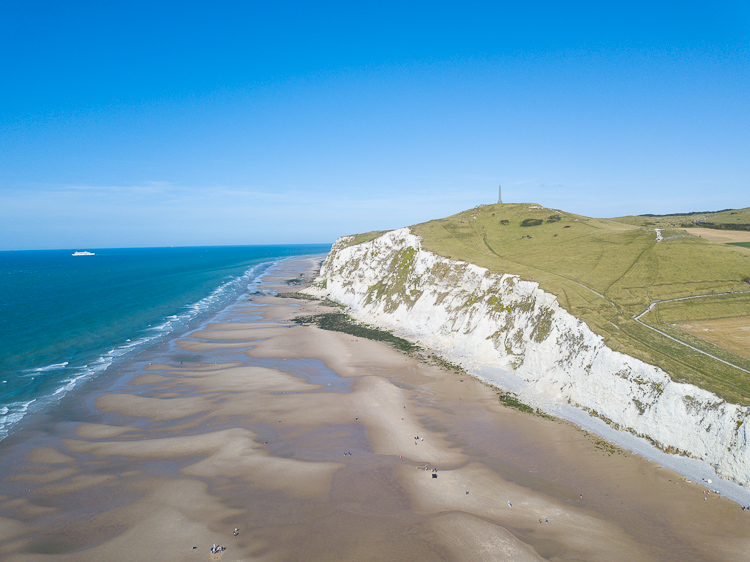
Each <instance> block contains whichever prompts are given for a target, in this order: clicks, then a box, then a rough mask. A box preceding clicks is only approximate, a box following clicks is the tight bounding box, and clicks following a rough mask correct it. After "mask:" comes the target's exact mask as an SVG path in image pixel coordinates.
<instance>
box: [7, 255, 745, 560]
mask: <svg viewBox="0 0 750 562" xmlns="http://www.w3.org/2000/svg"><path fill="white" fill-rule="evenodd" d="M318 262H319V258H318V259H307V258H296V259H290V260H287V261H285V262H282V265H281V266H279V267H278V268H277V269H276V270H275V271H274V272H273V273H272V274H269V275H267V276H266V278H265V280H264V283H263V286H262V288H263V291H264V292H266V293H269V292H271V293H272V292H274V291H278V292H284V291H289V290H290V289H289V285H287V284H286V283H285V282H284V281H285V280H287V279H290V278H293V277H297V276H298V274H299V273H300V272H301V273H304V274H306V275H307V276H308V278H309V277H310V276H311V275H312V273H313V271H314V270H315V268H316V267H317V264H318ZM329 311H331V309H330V308H329V307H325V306H323V305H321V304H320V303H317V302H313V301H306V300H298V299H290V298H279V297H276V296H272V295H270V294H265V295H254V296H251V298H248V300H246V301H243V302H241V303H238V304H237V305H235V306H233V307H230V308H229V309H226V310H224V311H223V312H221V313H220V314H219V315H218V317H217V318H216V319H215V320H214V321H212V322H211V323H209V324H207V325H205V326H204V327H203V329H201V330H199V331H195V332H192V333H190V334H187V335H186V336H184V337H181V338H179V339H177V340H174V341H172V342H170V343H168V344H165V345H163V346H162V347H161V348H160V349H158V350H154V351H152V352H151V353H150V354H149V355H148V356H147V357H144V359H143V360H142V361H140V362H138V363H137V364H134V365H133V366H132V368H131V370H130V371H129V372H127V373H122V374H121V376H119V377H118V378H117V379H116V380H115V379H111V380H110V381H109V382H107V383H106V384H105V383H101V384H99V385H93V386H94V388H91V389H89V390H88V391H87V392H86V393H85V394H84V393H79V394H77V395H76V396H75V397H73V398H71V399H70V400H67V401H65V402H64V403H62V404H61V406H60V408H59V409H58V410H57V411H55V412H54V413H50V414H48V415H46V416H45V417H44V418H43V419H41V420H40V421H38V422H37V423H36V424H34V425H31V426H30V427H29V428H27V429H25V430H24V431H21V432H19V434H18V435H16V436H14V437H12V438H9V439H7V440H5V441H3V442H1V443H0V470H1V471H2V472H1V474H2V480H0V559H3V560H18V561H27V560H51V561H52V560H54V561H58V560H59V561H73V560H76V561H81V560H92V561H93V560H97V561H98V560H196V561H200V560H225V561H230V560H268V561H271V560H321V561H322V560H540V559H551V560H745V559H747V552H749V551H750V511H743V510H742V509H741V508H740V506H739V505H737V504H736V503H734V502H731V501H729V500H727V499H724V498H722V497H720V496H719V495H717V494H713V493H707V489H708V488H707V487H704V486H703V485H701V484H700V483H695V482H687V481H686V480H685V478H684V477H682V476H680V475H679V474H677V473H675V472H672V471H670V470H667V469H664V468H661V467H660V466H659V465H658V464H656V463H654V462H651V461H648V460H646V459H644V458H642V457H639V456H637V455H634V454H631V453H628V452H626V451H623V450H621V449H619V448H617V447H613V446H611V445H609V444H607V443H605V442H603V441H602V440H601V439H599V438H597V437H596V436H594V435H591V434H588V433H586V432H584V431H582V430H580V429H578V428H577V427H575V426H574V425H572V424H570V423H568V422H563V421H560V420H555V419H551V418H543V417H540V416H534V415H530V414H524V413H521V412H518V411H516V410H513V409H510V408H507V407H505V406H503V405H502V404H501V403H500V402H499V400H498V397H497V395H496V393H495V391H494V390H493V389H491V388H489V387H487V386H486V385H483V384H482V383H480V382H478V381H476V380H474V379H472V378H470V377H469V376H466V375H458V374H456V373H453V372H450V371H447V370H445V369H442V368H440V367H439V366H435V365H428V364H426V363H424V362H420V361H418V360H417V359H416V358H413V357H409V356H406V355H404V354H403V353H401V352H399V351H397V350H395V349H392V348H390V347H388V346H387V345H385V344H383V343H380V342H374V341H370V340H365V339H362V338H358V337H355V336H351V335H348V334H344V333H338V332H329V331H324V330H321V329H319V328H317V327H315V326H299V325H297V324H295V323H293V322H292V319H293V318H294V317H295V316H298V315H310V314H316V313H320V312H329ZM74 399H75V400H74ZM709 487H710V486H709ZM704 498H705V499H704ZM235 529H237V532H236V534H235V533H234V530H235ZM214 544H216V545H222V546H225V547H226V550H223V551H220V552H218V553H212V552H211V551H210V549H211V547H212V545H214Z"/></svg>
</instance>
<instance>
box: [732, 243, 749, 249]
mask: <svg viewBox="0 0 750 562" xmlns="http://www.w3.org/2000/svg"><path fill="white" fill-rule="evenodd" d="M729 246H739V247H740V248H750V242H730V243H729Z"/></svg>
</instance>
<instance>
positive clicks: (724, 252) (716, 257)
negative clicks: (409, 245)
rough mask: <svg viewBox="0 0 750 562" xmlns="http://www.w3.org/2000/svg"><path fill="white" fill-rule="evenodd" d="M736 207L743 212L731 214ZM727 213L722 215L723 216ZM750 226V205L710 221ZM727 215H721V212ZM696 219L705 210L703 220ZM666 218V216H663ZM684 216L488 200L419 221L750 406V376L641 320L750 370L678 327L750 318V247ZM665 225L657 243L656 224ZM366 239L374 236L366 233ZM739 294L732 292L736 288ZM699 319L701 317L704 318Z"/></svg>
mask: <svg viewBox="0 0 750 562" xmlns="http://www.w3.org/2000/svg"><path fill="white" fill-rule="evenodd" d="M730 213H734V214H730ZM720 215H721V216H720ZM723 215H726V217H725V218H726V219H727V220H728V218H733V219H735V220H737V222H738V223H744V221H747V222H749V223H750V209H742V210H738V211H725V212H723V213H716V214H714V215H711V214H704V215H701V218H702V219H704V220H706V221H708V220H711V221H712V222H716V223H718V222H719V221H720V220H725V219H724V218H722V217H723ZM717 217H718V218H717ZM693 218H695V217H693ZM662 219H663V220H662ZM680 220H681V218H680V217H623V218H621V219H595V218H589V217H584V216H580V215H574V214H571V213H565V212H562V211H557V210H553V209H548V208H543V207H541V206H539V205H534V204H509V205H484V206H480V207H477V208H475V209H471V210H468V211H464V212H462V213H459V214H457V215H454V216H451V217H447V218H444V219H439V220H434V221H430V222H427V223H423V224H419V225H416V226H414V227H412V230H413V231H414V232H415V233H416V234H418V235H419V236H421V237H422V238H423V247H424V248H425V249H426V250H429V251H432V252H434V253H436V254H439V255H443V256H446V257H449V258H453V259H457V260H464V261H468V262H471V263H475V264H477V265H480V266H483V267H486V268H488V269H490V270H492V271H497V272H506V273H515V274H519V275H521V277H522V278H524V279H529V280H534V281H537V282H539V284H540V286H541V288H542V289H544V290H545V291H548V292H550V293H553V294H555V295H557V297H558V301H559V303H560V304H561V305H562V306H563V307H564V308H565V309H567V310H568V311H569V312H571V313H572V314H573V315H574V316H576V317H578V318H581V319H582V320H584V321H585V322H586V323H587V324H588V325H589V326H590V327H591V329H593V330H594V331H595V332H597V333H598V334H600V335H602V336H603V337H604V338H605V341H606V342H607V344H608V345H609V346H610V347H612V348H614V349H616V350H618V351H622V352H623V353H627V354H629V355H632V356H635V357H638V358H640V359H643V360H644V361H647V362H648V363H651V364H655V365H658V366H660V367H662V368H663V369H664V370H666V371H667V372H668V373H670V374H671V375H672V376H673V377H674V378H675V379H676V380H680V381H685V382H691V383H693V384H696V385H698V386H701V387H703V388H706V389H708V390H711V391H712V392H715V393H717V394H718V395H720V396H722V397H723V398H725V399H727V400H729V401H731V402H736V403H742V404H750V375H747V374H746V373H743V372H742V371H739V370H737V369H734V368H732V367H730V366H727V365H725V364H723V363H720V362H718V361H715V360H713V359H711V358H709V357H706V356H705V355H702V354H700V353H697V352H695V351H692V350H690V349H689V348H687V347H685V346H682V345H680V344H679V343H677V342H674V341H672V340H670V339H668V338H665V337H664V336H662V335H660V334H658V333H656V332H653V331H652V330H649V329H648V328H647V327H645V326H642V325H640V324H639V323H637V322H635V321H634V320H633V319H632V316H634V315H637V314H640V313H641V312H643V311H644V310H645V309H646V308H647V307H648V305H649V303H650V302H651V301H654V300H669V299H675V298H680V297H687V296H693V295H715V296H709V297H706V298H701V299H693V300H686V301H677V302H674V303H662V304H659V305H657V306H656V307H655V309H654V310H653V311H652V312H650V313H649V314H647V315H645V316H644V317H643V318H642V319H641V320H642V321H643V322H645V323H647V324H649V325H652V326H654V327H656V328H658V329H660V330H662V331H664V332H666V333H669V334H670V335H672V336H673V337H677V338H678V339H680V340H682V341H685V342H686V343H689V344H690V345H693V346H694V347H697V348H699V349H702V350H704V351H706V352H707V353H711V354H713V355H716V356H719V357H721V358H722V359H724V360H727V361H729V362H730V363H734V364H735V365H738V366H742V367H743V368H747V369H748V370H750V365H749V364H748V360H747V359H745V358H743V357H740V356H738V355H737V354H734V353H732V352H729V351H727V350H723V349H722V348H719V347H717V346H715V345H713V344H709V343H708V342H704V341H703V340H700V339H699V338H696V337H694V336H691V335H690V334H687V333H685V332H683V331H681V330H679V329H678V328H675V327H674V326H672V323H673V322H674V321H675V320H676V319H677V317H679V318H681V319H713V318H722V317H727V316H740V315H750V299H748V297H747V295H742V294H736V293H739V292H741V291H750V284H748V283H747V282H745V281H744V280H745V279H746V278H748V277H749V276H750V252H747V250H745V249H743V248H738V247H735V246H730V245H727V244H717V243H713V242H708V241H705V240H703V239H701V238H697V237H695V236H691V235H688V234H687V233H686V232H685V231H684V230H681V229H679V228H676V227H677V226H679V225H680V224H682V223H681V222H679V221H680ZM657 227H658V228H660V229H662V232H661V234H662V236H663V240H662V241H660V242H657V241H656V233H655V231H654V228H657ZM362 238H363V239H362V240H358V241H357V243H358V242H360V241H364V239H365V238H368V236H363V237H362ZM728 292H731V294H728ZM694 316H695V317H694Z"/></svg>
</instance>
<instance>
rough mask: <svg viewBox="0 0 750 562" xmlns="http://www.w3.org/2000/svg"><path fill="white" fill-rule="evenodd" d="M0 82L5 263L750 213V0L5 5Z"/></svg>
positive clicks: (0, 220)
mask: <svg viewBox="0 0 750 562" xmlns="http://www.w3.org/2000/svg"><path fill="white" fill-rule="evenodd" d="M155 4H156V5H155ZM0 83H1V84H2V88H0V249H35V248H97V247H112V246H115V247H124V246H163V245H213V244H262V243H306V242H309V243H313V242H332V241H333V240H334V239H335V238H336V237H338V236H340V235H343V234H348V233H353V232H362V231H367V230H373V229H388V228H396V227H400V226H406V225H409V224H414V223H418V222H422V221H425V220H428V219H432V218H438V217H442V216H446V215H449V214H452V213H455V212H458V211H461V210H464V209H466V208H469V207H473V206H475V205H478V204H481V203H493V202H495V199H496V192H497V185H498V184H502V185H503V194H504V199H505V200H506V202H537V203H541V204H543V205H546V206H550V207H555V208H559V209H564V210H567V211H571V212H575V213H580V214H584V215H590V216H599V217H607V216H609V217H612V216H619V215H625V214H639V213H670V212H683V211H693V210H714V209H723V208H727V207H746V206H750V3H748V2H747V1H736V2H718V3H707V2H690V1H682V2H638V1H630V2H620V3H612V2H601V1H597V2H584V3H581V2H578V3H568V2H559V1H554V2H487V3H466V2H462V3H458V2H456V3H447V2H439V1H431V2H427V1H422V0H412V1H410V2H403V1H401V2H393V3H390V2H373V3H369V4H364V3H357V2H340V3H336V2H320V1H318V2H269V1H263V2H249V1H248V2H241V1H233V2H205V3H198V2H190V1H189V0H187V1H182V2H153V1H149V2H138V1H130V2H122V3H114V2H101V1H97V2H84V1H79V2H35V1H33V0H30V1H23V2H2V3H0Z"/></svg>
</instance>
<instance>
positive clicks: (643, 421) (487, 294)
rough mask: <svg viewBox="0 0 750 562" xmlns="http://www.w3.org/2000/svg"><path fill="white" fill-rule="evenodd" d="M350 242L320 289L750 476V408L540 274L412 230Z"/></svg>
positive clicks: (369, 316)
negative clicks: (640, 343) (444, 251)
mask: <svg viewBox="0 0 750 562" xmlns="http://www.w3.org/2000/svg"><path fill="white" fill-rule="evenodd" d="M349 241H350V239H349V238H342V239H340V240H339V241H338V242H337V243H336V244H335V245H334V247H333V249H332V250H331V252H330V254H329V255H328V257H327V258H326V260H325V262H324V263H323V266H322V268H321V272H320V277H319V278H318V279H317V281H316V283H315V284H314V285H313V287H311V288H310V289H308V290H307V291H308V292H311V293H312V294H316V295H318V296H326V297H328V298H330V299H332V300H335V301H338V302H340V303H343V304H345V305H347V306H348V307H349V308H350V313H351V315H352V316H353V317H354V318H355V319H357V320H359V321H362V322H365V323H368V324H372V325H376V326H379V327H382V328H385V329H389V330H394V331H397V332H399V333H400V334H401V335H404V336H406V337H408V338H409V339H412V340H414V341H416V342H418V343H419V344H420V345H422V346H424V347H429V348H431V349H434V350H436V351H438V352H439V353H440V354H442V355H443V356H444V357H446V358H447V359H449V360H450V361H452V362H455V363H458V364H460V365H462V366H463V367H464V368H465V369H466V370H467V371H469V372H473V373H477V372H478V371H479V370H481V369H482V368H484V367H497V368H501V369H505V370H508V371H513V372H514V373H515V376H516V377H519V378H520V379H522V380H524V381H526V383H528V385H530V387H531V388H532V389H533V391H535V392H536V393H539V394H540V395H543V396H546V397H548V398H551V399H553V400H555V401H557V402H562V403H568V404H573V405H575V406H577V407H580V408H583V409H585V410H587V411H589V412H591V413H593V414H595V415H597V416H599V417H602V418H604V419H606V420H607V421H608V422H609V423H610V424H612V425H614V426H615V427H619V428H621V429H625V430H627V431H630V432H632V433H635V434H636V435H641V436H645V437H647V438H648V439H650V440H652V441H653V442H655V443H656V444H657V445H658V446H659V447H660V448H662V449H664V450H666V451H671V452H680V453H682V454H684V455H687V456H690V457H694V458H697V459H701V460H703V461H706V462H708V463H710V464H711V465H712V466H713V467H714V468H715V470H716V471H717V473H718V474H719V475H721V476H722V477H723V478H726V479H728V480H733V481H734V482H737V483H739V484H742V485H744V486H747V485H749V484H750V447H749V446H748V433H747V432H748V414H750V409H748V408H747V407H744V406H738V405H735V404H730V403H727V402H726V401H724V400H722V399H720V398H718V397H717V396H715V395H714V394H712V393H710V392H708V391H705V390H702V389H700V388H697V387H695V386H693V385H689V384H681V383H677V382H674V381H672V380H671V378H670V377H669V375H668V374H667V373H665V372H664V371H663V370H661V369H659V368H658V367H655V366H652V365H648V364H646V363H644V362H643V361H640V360H638V359H635V358H633V357H630V356H627V355H624V354H622V353H619V352H616V351H613V350H612V349H610V348H609V347H607V346H606V345H605V344H604V341H603V339H602V338H601V337H600V336H598V335H597V334H595V333H594V332H592V331H591V330H590V329H589V327H588V326H587V325H586V324H585V323H584V322H582V321H580V320H578V319H577V318H575V317H574V316H572V315H571V314H570V313H568V312H567V311H566V310H564V309H563V308H562V307H560V305H559V304H558V302H557V298H556V297H555V296H554V295H552V294H550V293H546V292H545V291H542V290H541V289H539V286H538V284H537V283H534V282H530V281H524V280H521V279H520V278H519V277H518V276H517V275H512V274H500V273H492V272H490V271H488V270H487V269H485V268H482V267H478V266H476V265H473V264H470V263H466V262H460V261H455V260H451V259H448V258H444V257H441V256H438V255H435V254H433V253H431V252H427V251H424V250H422V249H421V243H420V242H421V241H420V238H419V237H417V236H415V235H414V234H412V233H411V232H410V231H409V229H407V228H404V229H400V230H395V231H392V232H388V233H386V234H384V235H383V236H381V237H379V238H376V239H375V240H372V241H370V242H366V243H362V244H357V245H352V246H348V247H347V246H346V244H347V243H348V242H349ZM484 378H488V377H484ZM488 382H497V381H492V380H489V381H488Z"/></svg>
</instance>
